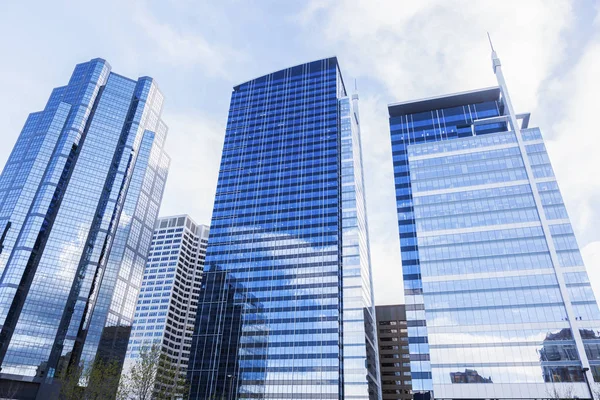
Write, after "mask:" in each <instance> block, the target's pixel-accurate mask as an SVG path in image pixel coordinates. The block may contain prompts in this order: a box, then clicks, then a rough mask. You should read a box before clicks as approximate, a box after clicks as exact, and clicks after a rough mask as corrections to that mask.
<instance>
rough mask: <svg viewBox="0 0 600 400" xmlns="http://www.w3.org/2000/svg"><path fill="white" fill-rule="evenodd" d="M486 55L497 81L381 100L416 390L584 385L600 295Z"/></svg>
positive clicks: (594, 364) (594, 347)
mask: <svg viewBox="0 0 600 400" xmlns="http://www.w3.org/2000/svg"><path fill="white" fill-rule="evenodd" d="M492 59H493V67H494V72H495V74H496V76H497V78H498V83H499V87H492V88H487V89H480V90H474V91H470V92H464V93H457V94H452V95H446V96H440V97H435V98H430V99H424V100H418V101H410V102H405V103H397V104H391V105H390V106H389V116H390V130H391V139H392V152H393V162H394V176H395V185H396V200H397V209H398V225H399V230H400V242H401V254H402V264H403V274H404V288H405V298H406V315H407V320H408V321H407V324H408V335H409V347H410V360H411V372H412V385H413V391H414V396H415V399H428V398H432V395H433V396H435V399H508V398H510V399H539V398H547V397H548V396H549V393H553V392H554V391H555V390H556V391H557V392H558V393H559V394H561V395H566V394H567V392H568V391H570V390H573V391H574V393H573V395H575V396H578V397H579V398H591V396H590V393H589V391H588V388H587V385H586V382H585V380H586V379H587V380H589V381H590V382H592V383H593V379H594V378H595V379H600V357H598V354H599V352H598V351H599V350H600V347H599V346H600V345H599V344H598V343H599V340H598V339H600V334H599V332H600V312H599V311H598V305H597V303H596V300H595V298H594V294H593V292H592V288H591V286H590V282H589V279H588V276H587V273H586V270H585V267H584V265H583V261H582V258H581V255H580V253H579V248H578V245H577V241H576V240H575V235H574V233H573V229H572V226H571V223H570V221H569V217H568V215H567V211H566V209H565V205H564V203H563V200H562V196H561V193H560V190H559V188H558V184H557V182H556V179H555V177H554V172H553V170H552V166H551V165H550V160H549V158H548V154H547V152H546V148H545V146H544V141H543V138H542V135H541V132H540V130H539V128H536V127H531V128H530V127H529V126H528V123H529V114H519V115H517V114H515V112H514V110H513V107H512V104H511V102H510V98H509V94H508V91H507V89H506V85H505V83H504V78H503V76H502V70H501V66H500V61H499V60H498V58H497V56H496V54H495V52H494V53H493V55H492ZM584 371H586V373H584Z"/></svg>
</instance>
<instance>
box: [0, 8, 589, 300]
mask: <svg viewBox="0 0 600 400" xmlns="http://www.w3.org/2000/svg"><path fill="white" fill-rule="evenodd" d="M486 31H489V32H490V33H491V35H492V39H493V41H494V46H495V48H496V50H497V51H498V53H499V56H500V58H501V60H502V63H503V68H504V72H505V75H506V78H507V81H508V85H509V89H510V92H511V95H512V98H513V103H514V105H515V108H516V110H517V112H531V113H532V123H531V125H533V126H540V127H541V129H542V132H543V134H544V137H545V139H546V141H547V147H548V151H549V153H550V157H551V160H552V162H553V165H554V169H555V173H556V175H557V177H558V180H559V184H560V186H561V189H562V191H563V196H564V197H565V202H566V204H567V208H568V210H569V214H570V216H571V219H572V222H573V225H574V228H575V230H576V233H577V237H578V240H579V244H580V246H581V248H582V252H583V255H584V258H585V260H586V265H587V267H588V270H589V272H590V276H591V279H592V284H593V285H594V289H595V290H596V293H597V296H598V295H600V230H599V229H598V226H600V178H598V172H599V171H600V157H598V156H597V155H596V154H597V152H598V150H599V149H600V138H599V132H598V128H597V127H596V124H597V122H596V114H597V113H598V104H599V103H598V100H597V96H598V93H600V75H599V74H598V65H600V15H599V8H598V3H597V2H594V1H592V0H589V1H585V0H581V1H578V2H569V1H562V0H553V1H535V0H528V1H526V2H524V1H502V2H499V1H473V0H470V1H448V0H422V1H413V2H408V1H376V0H345V1H342V0H340V1H333V0H332V1H324V0H323V1H321V0H307V1H299V0H289V1H267V0H264V1H258V0H245V1H213V2H202V1H188V0H163V1H142V0H140V1H113V0H107V1H102V2H87V1H61V0H54V1H38V2H24V1H16V0H15V1H11V0H8V1H3V2H2V3H1V4H0V54H1V55H2V58H1V60H2V62H1V63H0V88H2V89H1V90H0V123H1V126H2V133H1V136H0V139H1V142H0V143H1V145H0V165H4V163H5V161H6V159H7V158H8V155H9V152H10V150H11V148H12V146H13V144H14V142H15V140H16V138H17V136H18V134H19V132H20V129H21V127H22V125H23V123H24V121H25V118H26V116H27V114H28V113H30V112H33V111H37V110H40V109H42V108H43V107H44V104H45V102H46V100H47V98H48V96H49V94H50V91H51V89H52V88H53V87H56V86H61V85H63V84H65V83H66V82H67V80H68V78H69V76H70V73H71V71H72V69H73V67H74V65H75V64H76V63H78V62H83V61H87V60H89V59H91V58H95V57H102V58H105V59H106V60H108V62H109V63H110V64H111V65H112V67H113V71H114V72H117V73H119V74H122V75H126V76H129V77H132V78H135V77H138V76H145V75H147V76H152V77H154V78H155V79H156V80H157V82H158V85H159V87H160V88H161V90H162V91H163V93H164V94H165V97H166V103H165V110H164V115H163V116H164V119H165V121H166V123H167V124H168V125H169V127H170V132H169V137H168V140H167V148H168V151H169V153H170V155H171V157H172V159H173V161H172V164H171V170H170V174H169V180H168V183H167V187H166V192H165V197H164V201H163V205H162V209H161V215H168V214H180V213H188V214H190V215H191V216H192V218H193V219H195V220H196V221H197V222H199V223H209V222H210V215H211V212H212V202H213V196H214V191H215V186H216V180H217V175H218V168H219V161H220V152H221V147H222V144H223V137H224V132H225V128H224V127H225V123H226V118H227V109H228V105H229V98H230V94H231V90H232V87H233V86H234V85H236V84H238V83H241V82H244V81H247V80H249V79H252V78H254V77H257V76H260V75H264V74H266V73H269V72H273V71H275V70H278V69H282V68H285V67H289V66H292V65H296V64H300V63H303V62H307V61H312V60H315V59H319V58H324V57H330V56H333V55H336V56H337V57H338V59H339V61H340V64H341V67H342V74H343V76H344V79H345V80H346V83H347V85H348V86H352V85H353V81H354V79H356V80H357V83H358V89H359V95H360V98H361V104H360V107H361V111H360V112H361V117H362V131H363V146H364V149H363V151H364V162H365V173H366V179H367V181H366V185H367V187H366V189H367V200H368V212H369V223H370V234H371V249H372V253H373V254H372V261H373V271H374V280H375V296H376V302H377V303H378V304H391V303H395V302H402V301H403V299H402V286H401V280H402V274H401V264H400V256H399V243H398V238H397V235H398V231H397V227H396V224H395V223H394V221H395V219H396V215H395V203H394V189H393V174H392V164H391V148H390V143H389V131H388V128H387V114H386V112H387V109H386V105H387V104H388V103H392V102H397V101H406V100H411V99H416V98H422V97H428V96H434V95H440V94H445V93H450V92H456V91H464V90H470V89H476V88H479V87H486V86H491V85H494V84H495V80H494V75H493V74H492V69H491V61H490V51H489V45H488V42H487V36H486Z"/></svg>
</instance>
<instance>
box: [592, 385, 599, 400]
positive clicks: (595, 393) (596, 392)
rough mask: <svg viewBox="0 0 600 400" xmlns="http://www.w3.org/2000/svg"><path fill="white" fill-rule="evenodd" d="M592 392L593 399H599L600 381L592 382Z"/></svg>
mask: <svg viewBox="0 0 600 400" xmlns="http://www.w3.org/2000/svg"><path fill="white" fill-rule="evenodd" d="M592 392H593V396H594V399H595V400H598V399H600V383H599V382H594V385H593V386H592Z"/></svg>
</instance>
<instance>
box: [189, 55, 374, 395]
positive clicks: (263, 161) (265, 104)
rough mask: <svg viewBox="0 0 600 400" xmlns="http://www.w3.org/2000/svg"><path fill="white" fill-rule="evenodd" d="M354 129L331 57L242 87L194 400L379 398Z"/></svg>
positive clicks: (200, 332) (205, 297) (221, 194)
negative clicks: (222, 398)
mask: <svg viewBox="0 0 600 400" xmlns="http://www.w3.org/2000/svg"><path fill="white" fill-rule="evenodd" d="M359 122H360V117H359V114H358V96H357V95H353V96H349V95H348V94H347V91H346V88H345V86H344V82H343V80H342V75H341V73H340V69H339V65H338V62H337V59H336V58H328V59H323V60H319V61H314V62H311V63H307V64H302V65H298V66H295V67H292V68H287V69H284V70H281V71H278V72H274V73H272V74H268V75H265V76H262V77H260V78H257V79H254V80H251V81H249V82H246V83H243V84H241V85H238V86H236V87H235V88H234V90H233V94H232V97H231V105H230V110H229V118H228V122H227V130H226V134H225V143H224V146H223V156H222V160H221V167H220V172H219V180H218V185H217V193H216V198H215V206H214V210H213V215H212V222H211V234H210V238H209V243H208V248H207V254H206V265H205V273H204V279H203V283H202V290H201V294H200V301H199V304H198V314H197V318H196V326H195V329H194V337H193V342H192V351H191V354H190V364H189V373H188V376H189V377H190V380H191V396H190V398H192V399H209V398H211V396H215V398H218V396H224V397H225V398H228V399H234V398H235V399H250V398H265V399H266V398H279V399H297V398H303V399H340V398H345V399H378V398H380V388H379V374H378V367H377V348H376V340H377V339H376V336H375V329H374V310H373V297H372V288H371V271H370V261H369V244H368V243H369V242H368V237H367V219H366V214H365V199H364V185H363V177H362V160H361V147H360V128H359Z"/></svg>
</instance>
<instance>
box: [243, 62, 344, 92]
mask: <svg viewBox="0 0 600 400" xmlns="http://www.w3.org/2000/svg"><path fill="white" fill-rule="evenodd" d="M325 60H327V61H329V62H330V63H332V64H335V65H337V67H338V69H339V63H338V59H337V57H335V56H333V57H328V58H323V59H319V60H315V61H310V62H307V63H302V64H298V65H295V66H293V67H288V68H284V69H281V70H278V71H274V72H271V73H268V74H266V75H262V76H259V77H257V78H254V79H250V80H248V81H245V82H243V83H240V84H239V85H235V86H234V87H233V90H234V91H235V90H239V88H240V87H241V86H244V85H246V84H248V83H250V82H252V81H258V82H260V81H262V80H266V78H267V77H268V76H270V75H273V79H280V78H283V76H284V74H285V71H287V70H290V71H291V73H292V74H293V73H300V72H301V71H302V69H303V68H304V66H305V65H309V67H310V69H311V70H316V69H318V68H321V63H322V62H323V61H325Z"/></svg>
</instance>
